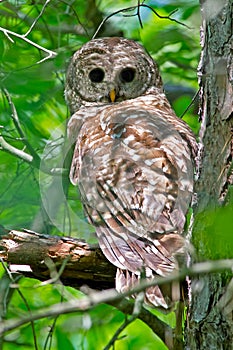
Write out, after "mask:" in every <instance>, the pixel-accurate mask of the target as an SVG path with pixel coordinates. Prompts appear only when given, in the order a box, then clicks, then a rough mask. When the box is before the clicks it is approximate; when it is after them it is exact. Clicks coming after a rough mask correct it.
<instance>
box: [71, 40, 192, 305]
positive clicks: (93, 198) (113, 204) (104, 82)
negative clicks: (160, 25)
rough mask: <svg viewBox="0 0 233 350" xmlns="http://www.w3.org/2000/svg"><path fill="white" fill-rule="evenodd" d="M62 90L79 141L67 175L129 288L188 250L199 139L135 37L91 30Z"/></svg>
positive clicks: (158, 300)
mask: <svg viewBox="0 0 233 350" xmlns="http://www.w3.org/2000/svg"><path fill="white" fill-rule="evenodd" d="M123 70H124V72H123ZM112 90H113V91H114V94H113V95H112V96H115V102H113V103H111V102H110V101H111V99H110V98H109V96H110V95H109V94H110V91H112ZM66 98H67V102H68V104H69V106H70V109H71V111H72V113H73V115H72V116H71V119H70V121H69V124H68V133H69V136H70V139H71V143H74V144H75V148H74V156H73V161H72V165H71V170H70V179H71V181H72V183H73V184H75V185H78V186H79V190H80V193H81V198H82V202H83V206H84V209H85V212H86V214H87V215H88V217H89V220H90V222H91V223H92V224H93V225H94V226H95V228H96V234H97V236H98V239H99V244H100V247H101V249H102V250H103V253H104V254H105V255H106V257H107V258H108V259H109V261H110V262H111V263H112V264H114V265H116V266H117V267H118V272H117V276H116V288H117V290H118V291H124V290H125V289H128V288H131V287H132V286H133V285H134V284H135V283H137V282H138V280H139V279H140V274H141V272H142V271H143V273H145V275H146V277H147V278H149V279H150V278H153V277H154V276H156V275H160V276H166V275H167V274H170V273H171V272H172V271H174V270H176V269H177V268H178V263H177V260H176V255H177V254H179V255H180V254H184V252H185V240H184V238H183V237H182V233H183V229H184V225H185V215H186V212H187V210H188V208H189V205H190V201H191V198H192V193H193V174H194V165H193V164H194V158H195V153H196V141H195V138H194V136H193V134H192V132H191V130H190V129H189V127H188V126H187V125H186V124H185V123H184V122H183V121H181V120H180V119H179V118H177V117H176V116H175V114H174V112H173V110H172V109H171V107H170V105H169V103H168V101H167V99H166V97H165V95H164V93H163V91H162V83H161V78H160V75H159V71H158V68H157V65H156V64H155V63H154V62H153V60H152V58H151V57H150V56H149V55H148V54H147V53H146V52H145V51H144V49H143V48H142V46H140V45H139V44H137V43H136V42H134V41H131V40H127V39H122V38H103V39H96V40H92V41H90V42H89V43H87V44H85V45H84V46H83V47H82V48H81V49H80V50H79V51H77V53H75V55H74V57H73V59H72V61H71V64H70V67H69V69H68V73H67V86H66ZM173 294H174V293H173ZM174 298H175V299H176V298H178V296H177V295H176V296H175V297H174V295H172V293H170V292H169V293H168V292H167V295H166V293H165V294H164V291H162V290H161V289H160V288H159V287H158V286H155V287H151V288H149V289H148V290H147V291H146V295H145V301H146V302H147V303H149V304H151V305H154V306H163V307H164V308H168V307H169V306H170V305H171V302H172V299H174Z"/></svg>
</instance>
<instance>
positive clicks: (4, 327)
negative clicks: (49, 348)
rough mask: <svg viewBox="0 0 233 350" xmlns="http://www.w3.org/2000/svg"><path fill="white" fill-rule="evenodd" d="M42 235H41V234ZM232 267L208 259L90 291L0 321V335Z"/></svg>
mask: <svg viewBox="0 0 233 350" xmlns="http://www.w3.org/2000/svg"><path fill="white" fill-rule="evenodd" d="M42 236H43V235H42ZM76 264H77V262H76ZM232 267H233V260H230V259H228V260H218V261H209V262H202V263H197V264H194V265H193V266H192V267H190V268H186V269H182V270H181V271H180V272H177V273H173V274H171V275H169V276H167V277H158V278H155V279H153V280H151V281H146V280H142V281H141V282H140V283H139V284H138V285H137V286H135V287H134V288H133V289H131V290H129V291H127V292H125V293H122V294H119V293H117V292H116V290H115V289H108V290H104V291H101V292H94V293H90V294H89V295H88V296H86V297H84V298H82V299H81V300H80V299H79V300H71V301H69V302H65V303H60V304H56V305H53V306H51V307H49V308H45V309H40V310H37V311H35V312H31V313H30V315H26V316H24V317H21V318H18V319H12V320H7V321H4V322H2V323H1V325H0V335H2V334H4V333H6V332H8V331H11V330H13V329H15V328H17V327H20V326H22V325H24V324H26V323H28V322H31V321H34V320H37V319H40V318H45V317H50V316H53V317H55V316H57V315H59V314H67V313H72V312H78V311H85V310H90V309H91V308H93V307H94V306H96V305H99V304H101V303H113V302H114V303H116V302H118V301H120V300H122V299H123V298H125V297H127V296H129V295H131V294H137V293H139V292H141V291H142V290H145V289H146V288H149V287H151V286H153V285H162V284H165V283H169V282H172V281H175V280H181V279H183V278H185V276H187V275H189V276H197V275H201V274H207V273H208V274H209V273H213V272H220V271H224V270H231V271H232Z"/></svg>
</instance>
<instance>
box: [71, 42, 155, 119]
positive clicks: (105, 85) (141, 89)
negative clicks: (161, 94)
mask: <svg viewBox="0 0 233 350" xmlns="http://www.w3.org/2000/svg"><path fill="white" fill-rule="evenodd" d="M152 87H157V88H158V89H162V81H161V77H160V74H159V71H158V68H157V65H156V63H155V62H154V61H153V59H152V58H151V57H150V55H149V54H148V53H147V52H146V51H145V50H144V48H143V47H142V46H141V45H139V44H138V43H136V42H135V41H133V40H128V39H124V38H117V37H111V38H100V39H94V40H91V41H89V42H88V43H86V44H84V45H83V46H82V47H81V48H80V49H79V50H78V51H77V52H76V53H75V54H74V55H73V57H72V60H71V62H70V65H69V68H68V71H67V81H66V90H65V95H66V100H67V102H68V104H69V107H70V110H71V112H72V113H74V112H76V111H77V110H78V109H79V108H80V107H82V106H91V105H94V104H97V103H100V104H104V103H111V102H120V101H124V100H128V99H132V98H136V97H138V96H141V95H143V94H145V93H147V92H148V90H149V89H150V88H152Z"/></svg>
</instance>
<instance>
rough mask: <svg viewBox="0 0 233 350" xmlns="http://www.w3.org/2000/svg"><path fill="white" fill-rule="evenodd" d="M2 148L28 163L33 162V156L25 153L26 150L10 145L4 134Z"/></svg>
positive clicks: (0, 148)
mask: <svg viewBox="0 0 233 350" xmlns="http://www.w3.org/2000/svg"><path fill="white" fill-rule="evenodd" d="M0 150H3V151H5V152H7V153H10V154H12V155H13V156H15V157H18V158H20V159H22V160H24V161H25V162H27V163H30V164H32V162H33V157H32V156H31V155H30V154H28V153H25V152H24V151H22V150H20V149H18V148H16V147H14V146H12V145H10V144H9V143H8V142H7V141H6V140H5V139H4V138H3V136H0Z"/></svg>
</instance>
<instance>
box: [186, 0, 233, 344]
mask: <svg viewBox="0 0 233 350" xmlns="http://www.w3.org/2000/svg"><path fill="white" fill-rule="evenodd" d="M200 5H201V12H202V32H201V44H202V55H201V60H200V65H199V78H200V100H201V108H200V116H201V119H202V126H201V132H200V138H201V143H202V145H203V157H202V167H201V169H200V177H199V180H198V181H197V184H196V192H197V207H196V208H195V211H194V216H195V221H194V228H193V243H194V246H195V248H196V251H197V255H198V257H199V258H200V259H201V258H203V257H208V253H207V247H205V246H204V245H202V244H201V242H202V234H203V231H204V230H205V227H206V225H208V224H209V222H208V220H207V217H206V215H208V214H207V212H206V209H207V208H212V210H214V209H215V208H216V207H217V206H219V205H222V204H225V203H226V202H227V192H228V189H229V185H230V184H231V183H232V130H233V118H232V116H233V114H232V113H233V87H232V72H233V55H232V40H233V33H232V28H233V20H232V19H233V3H232V0H221V1H219V0H217V1H213V0H206V1H203V0H202V1H200ZM209 239H211V237H209ZM226 284H227V278H226V276H224V275H221V274H214V275H206V276H205V277H204V278H203V277H200V279H198V280H195V281H192V300H191V305H190V310H189V317H188V330H187V334H186V335H187V338H186V341H187V349H192V350H195V349H198V350H204V349H208V350H212V349H213V350H216V349H218V350H223V349H228V350H229V349H232V346H233V345H232V344H233V335H232V314H231V316H230V314H229V313H228V314H226V313H225V312H224V308H220V307H219V305H220V303H219V300H220V298H221V296H222V295H223V293H224V292H225V289H226Z"/></svg>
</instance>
